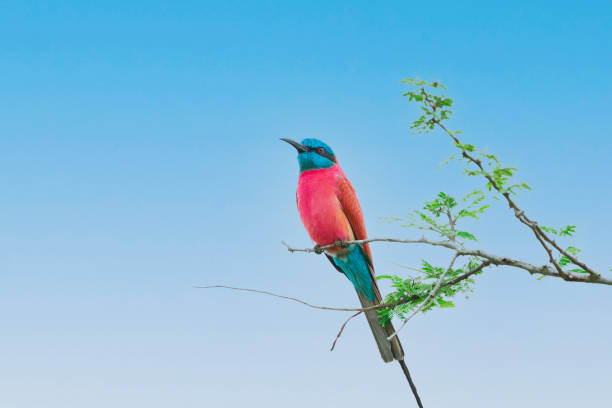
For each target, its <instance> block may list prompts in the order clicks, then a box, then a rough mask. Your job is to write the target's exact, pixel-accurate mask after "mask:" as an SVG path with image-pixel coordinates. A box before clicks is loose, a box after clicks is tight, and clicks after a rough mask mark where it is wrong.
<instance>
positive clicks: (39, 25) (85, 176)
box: [0, 0, 612, 408]
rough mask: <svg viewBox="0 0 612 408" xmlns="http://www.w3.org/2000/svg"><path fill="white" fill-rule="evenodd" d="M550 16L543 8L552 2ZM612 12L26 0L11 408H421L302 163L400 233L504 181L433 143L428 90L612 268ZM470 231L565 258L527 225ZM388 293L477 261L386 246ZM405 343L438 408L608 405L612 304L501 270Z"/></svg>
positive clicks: (10, 96) (11, 61)
mask: <svg viewBox="0 0 612 408" xmlns="http://www.w3.org/2000/svg"><path fill="white" fill-rule="evenodd" d="M525 4H526V3H525ZM611 14H612V7H611V5H610V2H603V1H602V2H586V3H585V2H583V3H580V5H578V3H575V2H560V1H555V2H530V5H529V6H526V5H525V6H521V5H520V2H519V3H517V2H507V3H505V4H501V3H498V2H490V1H486V2H485V1H481V2H448V1H438V2H433V3H432V2H429V3H428V2H408V1H404V2H393V1H389V2H379V3H378V4H376V5H374V4H373V3H372V2H365V1H350V2H348V1H347V2H330V1H325V2H320V1H309V2H300V3H298V2H282V1H276V2H272V1H257V2H234V1H224V2H195V1H194V2H181V4H176V2H167V3H164V2H154V1H148V2H128V3H126V2H118V1H106V2H103V4H101V3H100V2H83V1H55V2H42V1H41V2H29V1H23V0H22V1H15V2H13V1H2V2H0V38H2V40H0V91H1V94H2V98H0V154H1V155H2V157H1V160H0V186H2V198H1V199H0V226H1V227H0V323H1V324H2V328H1V331H0V406H2V407H7V408H34V407H45V408H55V407H57V408H60V407H61V408H67V407H75V408H76V407H79V408H80V407H89V408H95V407H105V408H106V407H148V408H157V407H185V408H188V407H244V406H249V407H288V406H290V407H313V406H316V407H340V406H343V407H362V406H363V407H366V406H367V407H372V406H394V407H395V406H415V404H414V402H413V399H412V396H411V394H410V391H409V389H408V387H407V386H406V384H405V380H404V379H403V377H402V376H401V371H400V368H399V367H398V366H397V365H393V364H392V365H385V364H383V363H382V361H381V360H380V358H379V356H378V353H377V352H376V349H375V346H374V342H373V340H372V338H371V335H370V333H369V329H368V328H367V324H366V323H365V320H364V319H360V320H355V321H353V322H352V323H351V324H350V325H349V326H348V328H347V329H346V331H345V333H344V335H343V336H342V338H341V340H340V342H339V344H338V346H337V350H336V351H334V352H333V353H330V352H329V351H328V350H329V346H330V343H331V341H332V340H333V338H334V336H335V334H336V332H337V330H338V328H339V326H340V324H341V323H342V321H343V320H344V319H345V318H346V317H347V316H346V314H345V313H342V312H325V311H317V310H312V309H308V308H306V307H304V306H301V305H298V304H294V303H290V302H285V301H281V300H278V299H273V298H270V297H266V296H262V295H256V294H248V293H237V292H231V291H223V290H202V289H195V288H193V286H194V285H205V284H230V285H236V286H243V287H253V288H260V289H268V290H272V291H275V292H279V293H283V294H287V295H291V296H298V297H300V298H303V299H305V300H308V301H311V302H313V303H316V304H324V305H331V306H345V307H354V306H356V305H357V299H356V296H355V294H354V292H353V290H352V288H351V286H350V284H349V282H348V281H347V280H346V279H344V278H342V277H341V276H340V275H339V274H338V273H337V272H335V271H334V270H333V269H332V268H331V266H330V265H329V264H328V262H327V261H326V260H325V259H324V258H322V257H317V256H314V255H307V254H293V255H292V254H289V253H288V252H287V251H286V250H285V248H284V247H283V246H281V244H280V241H281V240H286V241H287V242H290V243H291V244H293V245H295V246H309V245H310V241H309V239H308V236H307V235H306V233H305V231H304V230H303V227H302V225H301V223H300V221H299V218H298V214H297V210H296V208H295V195H294V194H295V186H296V181H297V162H296V157H295V153H294V151H293V149H292V148H291V147H290V146H288V145H286V144H284V143H282V142H280V141H279V140H278V138H279V137H291V138H293V139H298V140H299V139H302V138H304V137H317V138H320V139H322V140H324V141H326V142H327V143H329V144H330V145H331V146H332V148H333V149H334V150H335V152H336V154H337V156H338V158H339V161H340V163H341V164H342V166H343V168H344V170H345V172H346V174H347V175H348V177H349V178H350V179H351V180H352V182H353V184H354V186H355V188H356V189H357V192H358V195H359V198H360V201H361V204H362V206H363V209H364V213H365V217H366V223H367V225H368V229H369V234H370V236H395V237H406V236H418V234H417V233H416V232H409V231H406V230H402V229H401V228H399V227H398V226H396V225H387V224H385V223H383V222H382V221H381V220H380V219H379V217H383V216H388V215H403V214H405V213H406V212H407V211H408V210H410V209H413V208H418V207H419V206H420V205H421V203H422V202H423V201H425V200H429V199H431V198H432V197H433V196H434V195H435V194H436V193H437V192H439V191H446V192H448V193H451V194H457V195H459V194H462V193H465V192H467V191H469V190H470V189H472V188H474V187H476V186H479V185H480V184H478V181H477V180H473V179H466V178H465V177H464V176H461V175H460V168H459V167H457V166H450V167H448V168H444V169H442V170H440V171H436V170H435V169H436V167H437V165H438V164H439V163H440V162H441V161H442V160H443V159H444V158H445V157H447V156H448V155H449V154H450V153H451V152H452V146H451V145H450V144H449V143H448V140H446V139H445V138H444V137H443V136H442V135H440V134H432V135H429V136H419V137H415V136H411V135H410V132H409V129H408V128H409V125H410V121H411V120H412V119H414V118H415V116H416V115H417V113H418V112H417V110H416V109H415V108H414V107H413V106H411V105H409V104H408V103H407V100H405V98H402V96H401V94H402V92H403V90H404V87H403V86H402V85H401V84H400V83H399V81H400V80H401V79H402V78H405V77H417V76H418V77H421V78H426V79H439V80H442V81H443V82H444V83H446V84H447V86H448V87H449V91H450V93H451V94H452V96H453V97H454V98H455V101H456V109H455V113H456V115H455V119H454V121H453V122H452V126H453V127H454V128H455V129H461V130H463V131H464V132H465V135H464V140H466V141H468V142H471V143H474V144H476V145H477V146H482V147H484V146H489V149H490V150H491V151H493V152H495V153H497V154H498V155H499V156H500V157H501V158H502V159H503V160H504V161H505V162H506V163H508V164H511V165H514V166H515V167H518V168H519V169H520V173H519V178H520V179H521V180H524V181H526V182H528V183H529V184H530V185H531V186H532V187H533V188H534V191H532V192H527V193H522V194H521V195H520V197H519V198H518V201H519V203H520V204H521V205H522V206H524V207H525V208H526V209H527V211H528V214H529V215H530V216H532V217H533V218H535V219H537V220H539V221H540V222H541V223H543V224H545V225H552V226H561V225H565V224H575V225H577V226H578V233H577V235H576V238H575V240H574V241H573V242H574V245H576V246H578V247H580V248H582V249H583V253H582V254H581V255H582V258H583V259H584V260H587V261H588V262H589V263H590V264H591V265H593V266H594V267H596V268H598V269H599V270H601V271H607V270H608V269H609V268H610V267H612V257H611V255H610V253H611V251H610V250H611V248H612V247H611V245H610V242H609V236H610V230H612V220H611V217H610V210H611V206H610V202H611V201H612V192H611V188H610V178H609V174H610V172H611V170H612V165H611V164H610V153H612V143H611V141H610V140H611V134H612V125H611V124H610V120H609V118H610V113H609V109H610V106H611V105H612V83H611V81H610V77H611V74H612V69H611V68H610V67H612V47H611V43H612V25H611V24H610V15H611ZM467 228H469V229H470V230H471V231H473V232H474V233H475V234H476V235H477V236H478V237H479V238H480V243H479V245H481V246H483V247H484V248H486V249H488V250H490V251H494V252H499V253H503V254H508V255H511V256H516V257H521V258H524V259H526V260H529V261H532V262H536V263H543V262H545V261H546V258H545V253H544V252H543V251H542V250H541V249H539V248H538V247H537V246H536V245H535V244H534V239H533V236H531V235H530V234H529V231H527V230H526V229H525V228H523V227H522V226H521V225H520V224H518V223H517V222H516V221H515V220H514V219H513V217H512V214H511V213H510V212H509V211H508V210H507V209H506V208H505V207H504V206H503V205H501V204H499V205H497V207H496V208H494V209H492V210H491V212H490V213H489V214H488V215H486V216H485V217H484V218H483V220H482V221H481V222H480V223H470V224H469V225H468V226H467ZM373 254H374V262H375V264H376V266H377V271H378V273H379V274H381V273H406V271H405V270H404V269H401V268H399V267H398V266H396V264H397V263H401V264H404V265H410V266H417V265H418V264H419V263H420V260H421V259H423V258H427V259H429V260H430V261H431V262H436V263H438V264H443V263H444V262H447V261H448V259H449V256H450V254H449V253H447V252H445V251H443V250H436V251H434V250H432V249H429V248H423V247H417V246H402V245H385V244H374V245H373ZM456 304H457V307H456V308H454V309H445V310H439V311H434V312H432V313H428V314H426V315H421V316H417V318H415V319H414V320H413V321H411V322H410V324H409V326H408V327H407V328H406V329H405V330H404V331H403V332H402V333H401V336H400V337H401V339H402V341H403V344H404V348H405V350H406V352H407V353H406V354H407V362H408V365H409V367H410V368H411V371H412V372H413V376H414V379H415V381H416V384H417V386H418V388H419V390H420V393H421V396H422V398H423V401H424V403H425V406H426V407H428V408H429V407H443V406H446V407H450V406H452V407H483V408H484V407H487V408H490V407H516V406H521V407H548V406H554V407H556V408H561V407H576V406H581V407H609V406H610V405H611V403H612V393H611V391H610V381H611V374H610V367H611V366H612V351H610V339H611V336H612V317H611V314H610V310H612V289H611V288H610V287H604V286H595V285H584V284H575V283H565V282H562V281H559V280H555V279H551V278H546V279H543V280H540V281H538V280H536V278H534V277H532V276H530V275H529V274H527V273H526V272H524V271H521V270H511V269H508V268H493V269H490V270H488V271H487V272H486V274H484V275H482V276H481V277H480V278H479V279H478V282H477V285H476V291H475V293H474V294H473V295H472V296H471V298H470V299H469V300H463V299H459V300H458V301H457V302H456Z"/></svg>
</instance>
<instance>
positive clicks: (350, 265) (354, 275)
mask: <svg viewBox="0 0 612 408" xmlns="http://www.w3.org/2000/svg"><path fill="white" fill-rule="evenodd" d="M334 263H335V264H336V265H338V267H339V268H340V269H342V271H343V272H344V274H345V275H346V277H347V278H349V280H350V281H351V283H352V284H353V286H355V289H356V290H357V292H358V293H360V294H362V295H363V296H365V297H366V298H367V299H368V300H369V301H371V302H373V301H374V299H376V292H375V291H374V286H373V284H372V275H370V268H369V267H368V263H367V262H366V258H365V256H364V254H363V252H362V249H361V247H360V246H359V245H355V244H352V245H349V247H348V252H347V253H346V254H345V255H343V256H341V257H340V256H339V257H334Z"/></svg>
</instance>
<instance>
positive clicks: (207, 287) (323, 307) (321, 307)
mask: <svg viewBox="0 0 612 408" xmlns="http://www.w3.org/2000/svg"><path fill="white" fill-rule="evenodd" d="M194 287H195V288H197V289H211V288H223V289H231V290H241V291H244V292H254V293H261V294H264V295H269V296H274V297H277V298H281V299H287V300H293V301H294V302H298V303H301V304H303V305H305V306H308V307H312V308H313V309H321V310H338V311H341V312H364V311H367V310H372V309H378V308H379V307H380V305H376V306H370V307H368V308H365V309H359V308H346V307H327V306H317V305H313V304H310V303H308V302H305V301H303V300H301V299H298V298H294V297H291V296H284V295H279V294H276V293H272V292H268V291H267V290H258V289H249V288H235V287H233V286H227V285H210V286H194Z"/></svg>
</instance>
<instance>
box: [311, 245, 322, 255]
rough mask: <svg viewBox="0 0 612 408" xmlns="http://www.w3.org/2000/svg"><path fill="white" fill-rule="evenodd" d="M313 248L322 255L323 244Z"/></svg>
mask: <svg viewBox="0 0 612 408" xmlns="http://www.w3.org/2000/svg"><path fill="white" fill-rule="evenodd" d="M313 250H314V251H315V254H319V255H321V254H322V253H323V250H322V249H321V245H315V246H314V248H313Z"/></svg>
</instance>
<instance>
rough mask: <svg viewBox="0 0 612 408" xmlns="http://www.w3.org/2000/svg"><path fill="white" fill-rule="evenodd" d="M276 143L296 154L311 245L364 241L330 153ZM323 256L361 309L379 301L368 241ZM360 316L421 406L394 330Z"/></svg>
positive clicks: (357, 212) (311, 144) (348, 189)
mask: <svg viewBox="0 0 612 408" xmlns="http://www.w3.org/2000/svg"><path fill="white" fill-rule="evenodd" d="M281 140H282V141H285V142H287V143H289V144H290V145H292V146H293V147H294V148H295V149H296V150H297V151H298V163H299V165H300V176H299V179H298V187H297V193H296V199H297V207H298V211H299V213H300V218H301V219H302V223H303V224H304V227H305V228H306V231H307V232H308V234H309V235H310V238H311V239H312V240H313V241H314V242H315V244H316V245H318V246H325V245H330V244H333V243H335V242H338V241H353V240H363V239H366V238H367V235H366V228H365V223H364V221H363V214H362V212H361V206H360V205H359V201H357V195H356V194H355V189H354V188H353V186H352V185H351V183H350V181H349V180H348V179H347V178H346V176H345V175H344V172H343V171H342V168H340V165H339V164H338V160H337V159H336V155H335V154H334V152H333V151H332V149H331V148H330V147H329V146H328V145H326V144H325V143H323V142H321V141H320V140H317V139H304V140H302V143H298V142H295V141H293V140H290V139H285V138H282V139H281ZM325 255H326V257H327V259H329V261H330V262H331V264H332V265H333V266H334V268H336V269H337V270H338V272H340V273H342V274H344V275H345V276H346V277H347V278H348V279H349V281H351V283H352V284H353V286H354V287H355V290H356V291H357V296H358V297H359V301H360V302H361V305H362V307H363V308H367V307H371V306H375V305H378V304H380V303H381V302H382V297H381V294H380V291H379V289H378V285H377V284H376V278H375V275H374V264H373V263H372V253H371V251H370V246H369V245H368V244H367V243H365V244H362V245H357V244H350V245H348V246H345V247H332V248H328V249H326V250H325ZM365 315H366V318H367V321H368V324H369V325H370V329H372V334H373V335H374V339H375V340H376V344H377V346H378V350H379V351H380V355H381V357H382V359H383V360H384V361H385V362H387V363H388V362H390V361H393V360H394V359H395V360H398V361H399V362H400V364H401V366H402V369H403V370H404V374H405V375H406V377H407V379H408V381H409V383H410V386H411V388H412V391H413V393H414V394H415V397H416V398H417V402H418V403H419V406H421V404H420V400H419V398H418V395H417V394H416V389H415V388H414V384H413V383H412V380H411V379H410V374H409V373H408V368H407V367H406V365H405V363H404V350H403V349H402V345H401V344H400V342H399V339H398V338H397V336H394V337H393V338H392V339H391V340H388V337H389V336H391V335H392V334H393V333H395V329H394V328H393V326H392V325H391V323H389V324H387V325H386V326H385V327H383V326H382V325H381V324H380V321H379V320H378V312H377V311H376V310H369V311H366V312H365Z"/></svg>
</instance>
